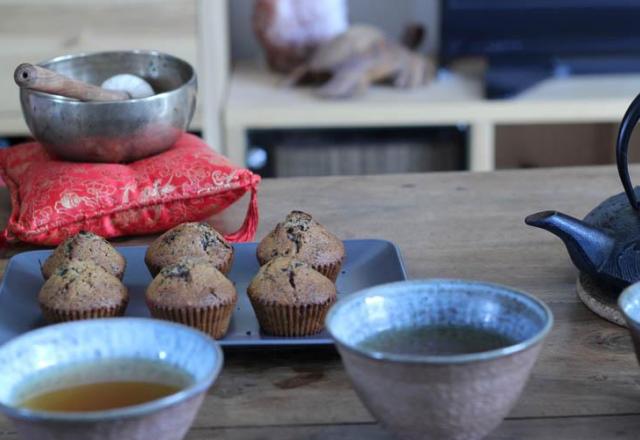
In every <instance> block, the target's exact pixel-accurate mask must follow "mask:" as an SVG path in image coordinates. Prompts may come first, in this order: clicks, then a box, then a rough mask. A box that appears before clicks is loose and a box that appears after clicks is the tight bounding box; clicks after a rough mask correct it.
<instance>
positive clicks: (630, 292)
mask: <svg viewBox="0 0 640 440" xmlns="http://www.w3.org/2000/svg"><path fill="white" fill-rule="evenodd" d="M638 295H640V282H636V283H633V284H630V285H629V286H627V287H625V289H624V290H623V291H622V293H621V294H620V296H618V301H617V304H618V308H619V309H620V312H621V313H622V316H623V317H624V319H625V321H627V322H628V323H629V324H631V323H633V324H635V325H636V326H638V325H640V316H639V317H634V316H633V315H632V314H631V313H629V312H628V310H627V305H628V304H629V301H630V300H631V298H632V297H634V296H638Z"/></svg>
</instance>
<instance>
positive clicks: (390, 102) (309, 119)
mask: <svg viewBox="0 0 640 440" xmlns="http://www.w3.org/2000/svg"><path fill="white" fill-rule="evenodd" d="M279 78H280V77H279V76H277V75H274V74H272V73H269V72H267V71H265V70H264V69H262V68H260V67H257V66H255V65H254V66H251V65H243V66H239V67H237V68H236V69H234V71H233V72H232V75H231V78H230V82H229V89H228V97H227V102H226V105H225V106H224V109H223V111H224V115H223V116H224V117H223V120H224V125H225V131H226V145H227V150H226V152H227V154H228V155H229V156H230V158H231V159H232V160H234V161H235V162H237V163H244V157H245V152H246V148H247V145H246V144H247V137H246V134H247V131H248V130H251V129H258V128H301V127H308V128H314V127H316V128H317V127H344V126H349V127H368V126H434V125H459V124H462V125H467V126H469V128H470V142H469V150H470V151H469V153H470V154H469V157H470V159H469V168H470V169H471V170H475V171H485V170H491V169H493V168H494V157H495V151H494V150H495V147H494V137H495V127H496V126H497V125H501V124H532V123H590V122H617V121H619V120H620V119H621V118H622V116H623V114H624V112H625V110H626V108H627V106H628V105H629V103H630V101H631V100H632V99H633V98H634V97H635V95H636V94H637V93H638V91H640V75H598V76H581V77H573V78H554V79H549V80H546V81H543V82H541V83H540V84H538V85H537V86H535V87H533V88H531V89H529V90H527V91H526V92H524V93H522V94H521V95H520V96H518V97H516V98H513V99H506V100H487V99H485V98H483V96H482V82H481V80H480V79H479V78H477V77H473V76H464V75H458V74H454V73H448V74H444V75H440V76H439V78H438V79H437V80H436V81H434V82H433V83H431V84H429V85H427V86H424V87H421V88H418V89H415V90H398V89H393V88H390V87H384V86H376V87H373V88H371V90H369V91H368V93H367V94H365V95H364V96H361V97H358V98H354V99H351V100H344V101H328V100H323V99H321V98H318V97H316V96H315V95H314V94H313V92H312V90H311V89H309V88H304V87H302V88H295V89H287V88H282V87H279V86H278V81H279Z"/></svg>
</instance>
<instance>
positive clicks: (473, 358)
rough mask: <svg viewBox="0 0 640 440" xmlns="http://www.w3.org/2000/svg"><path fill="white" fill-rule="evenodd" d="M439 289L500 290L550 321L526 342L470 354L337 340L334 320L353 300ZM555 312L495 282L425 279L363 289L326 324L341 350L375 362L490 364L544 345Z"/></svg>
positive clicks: (344, 300) (345, 301) (329, 316)
mask: <svg viewBox="0 0 640 440" xmlns="http://www.w3.org/2000/svg"><path fill="white" fill-rule="evenodd" d="M437 286H450V287H455V286H464V287H466V288H469V287H470V286H471V287H474V288H484V289H489V290H493V291H500V292H501V293H504V294H507V295H510V296H516V297H519V298H522V299H524V300H526V301H528V302H530V303H531V304H532V305H533V306H537V307H539V308H540V309H542V312H543V314H544V315H545V317H546V322H545V324H544V326H543V327H542V329H540V331H538V332H536V334H534V335H533V336H531V337H530V338H528V339H525V340H524V341H521V342H518V343H517V344H513V345H509V346H507V347H503V348H499V349H496V350H488V351H483V352H479V353H468V354H456V355H443V356H438V355H416V354H395V353H388V352H381V351H376V350H367V349H363V348H361V347H358V346H355V345H353V344H351V343H349V342H347V341H344V340H342V339H341V338H339V337H337V336H336V335H335V334H334V332H333V331H332V328H331V321H332V319H335V318H334V317H335V315H336V314H337V313H338V310H339V309H340V308H341V307H343V306H344V305H345V304H348V303H350V302H352V301H356V300H358V299H360V298H366V297H368V296H372V295H376V296H391V295H401V294H402V290H406V289H412V290H418V289H421V288H424V287H437ZM553 322H554V319H553V313H552V312H551V309H549V307H548V306H547V305H546V304H545V303H544V302H543V301H541V300H539V299H538V298H536V297H534V296H533V295H531V294H528V293H525V292H522V291H519V290H515V289H512V288H510V287H507V286H504V285H501V284H495V283H487V282H483V281H473V280H461V279H447V278H431V279H422V280H406V281H397V282H393V283H388V284H381V285H378V286H373V287H369V288H367V289H364V290H361V291H359V292H356V293H353V294H351V295H347V296H346V297H344V298H342V299H341V300H340V301H338V302H337V303H336V304H334V306H333V307H332V308H331V309H330V310H329V313H328V314H327V317H326V320H325V324H326V328H327V331H328V332H329V333H330V334H331V337H332V338H333V339H334V340H335V341H336V342H337V343H338V344H339V346H340V347H342V348H344V349H346V350H348V351H349V352H351V353H355V354H357V355H360V356H364V357H366V358H369V359H373V360H376V361H390V362H398V363H416V364H418V363H419V364H438V365H443V364H465V363H470V362H479V361H488V360H492V359H496V358H500V357H504V356H508V355H512V354H515V353H518V352H521V351H525V350H527V349H529V348H531V347H533V346H535V345H537V344H538V343H540V342H541V341H542V340H543V339H544V338H545V337H546V336H547V334H548V333H549V332H550V331H551V328H552V327H553Z"/></svg>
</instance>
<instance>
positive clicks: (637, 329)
mask: <svg viewBox="0 0 640 440" xmlns="http://www.w3.org/2000/svg"><path fill="white" fill-rule="evenodd" d="M618 307H619V308H620V310H621V311H622V316H624V320H625V321H626V323H627V327H628V328H629V333H631V339H632V340H633V346H634V348H635V351H636V357H637V359H638V362H640V283H635V284H632V285H630V286H629V287H627V288H626V289H625V290H623V291H622V294H621V295H620V296H619V297H618Z"/></svg>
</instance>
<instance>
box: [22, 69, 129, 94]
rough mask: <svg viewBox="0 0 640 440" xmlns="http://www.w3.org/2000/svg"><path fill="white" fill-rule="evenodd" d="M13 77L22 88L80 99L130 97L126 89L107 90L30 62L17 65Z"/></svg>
mask: <svg viewBox="0 0 640 440" xmlns="http://www.w3.org/2000/svg"><path fill="white" fill-rule="evenodd" d="M13 79H14V80H15V82H16V84H17V85H18V86H20V88H26V89H31V90H36V91H38V92H45V93H52V94H54V95H60V96H65V97H67V98H75V99H79V100H80V101H123V100H125V99H129V94H128V93H127V92H125V91H120V90H106V89H103V88H102V87H98V86H94V85H93V84H88V83H86V82H84V81H78V80H76V79H72V78H69V77H67V76H64V75H61V74H59V73H58V72H54V71H53V70H49V69H45V68H44V67H40V66H36V65H34V64H29V63H23V64H20V65H19V66H18V67H16V70H15V72H14V74H13Z"/></svg>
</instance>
